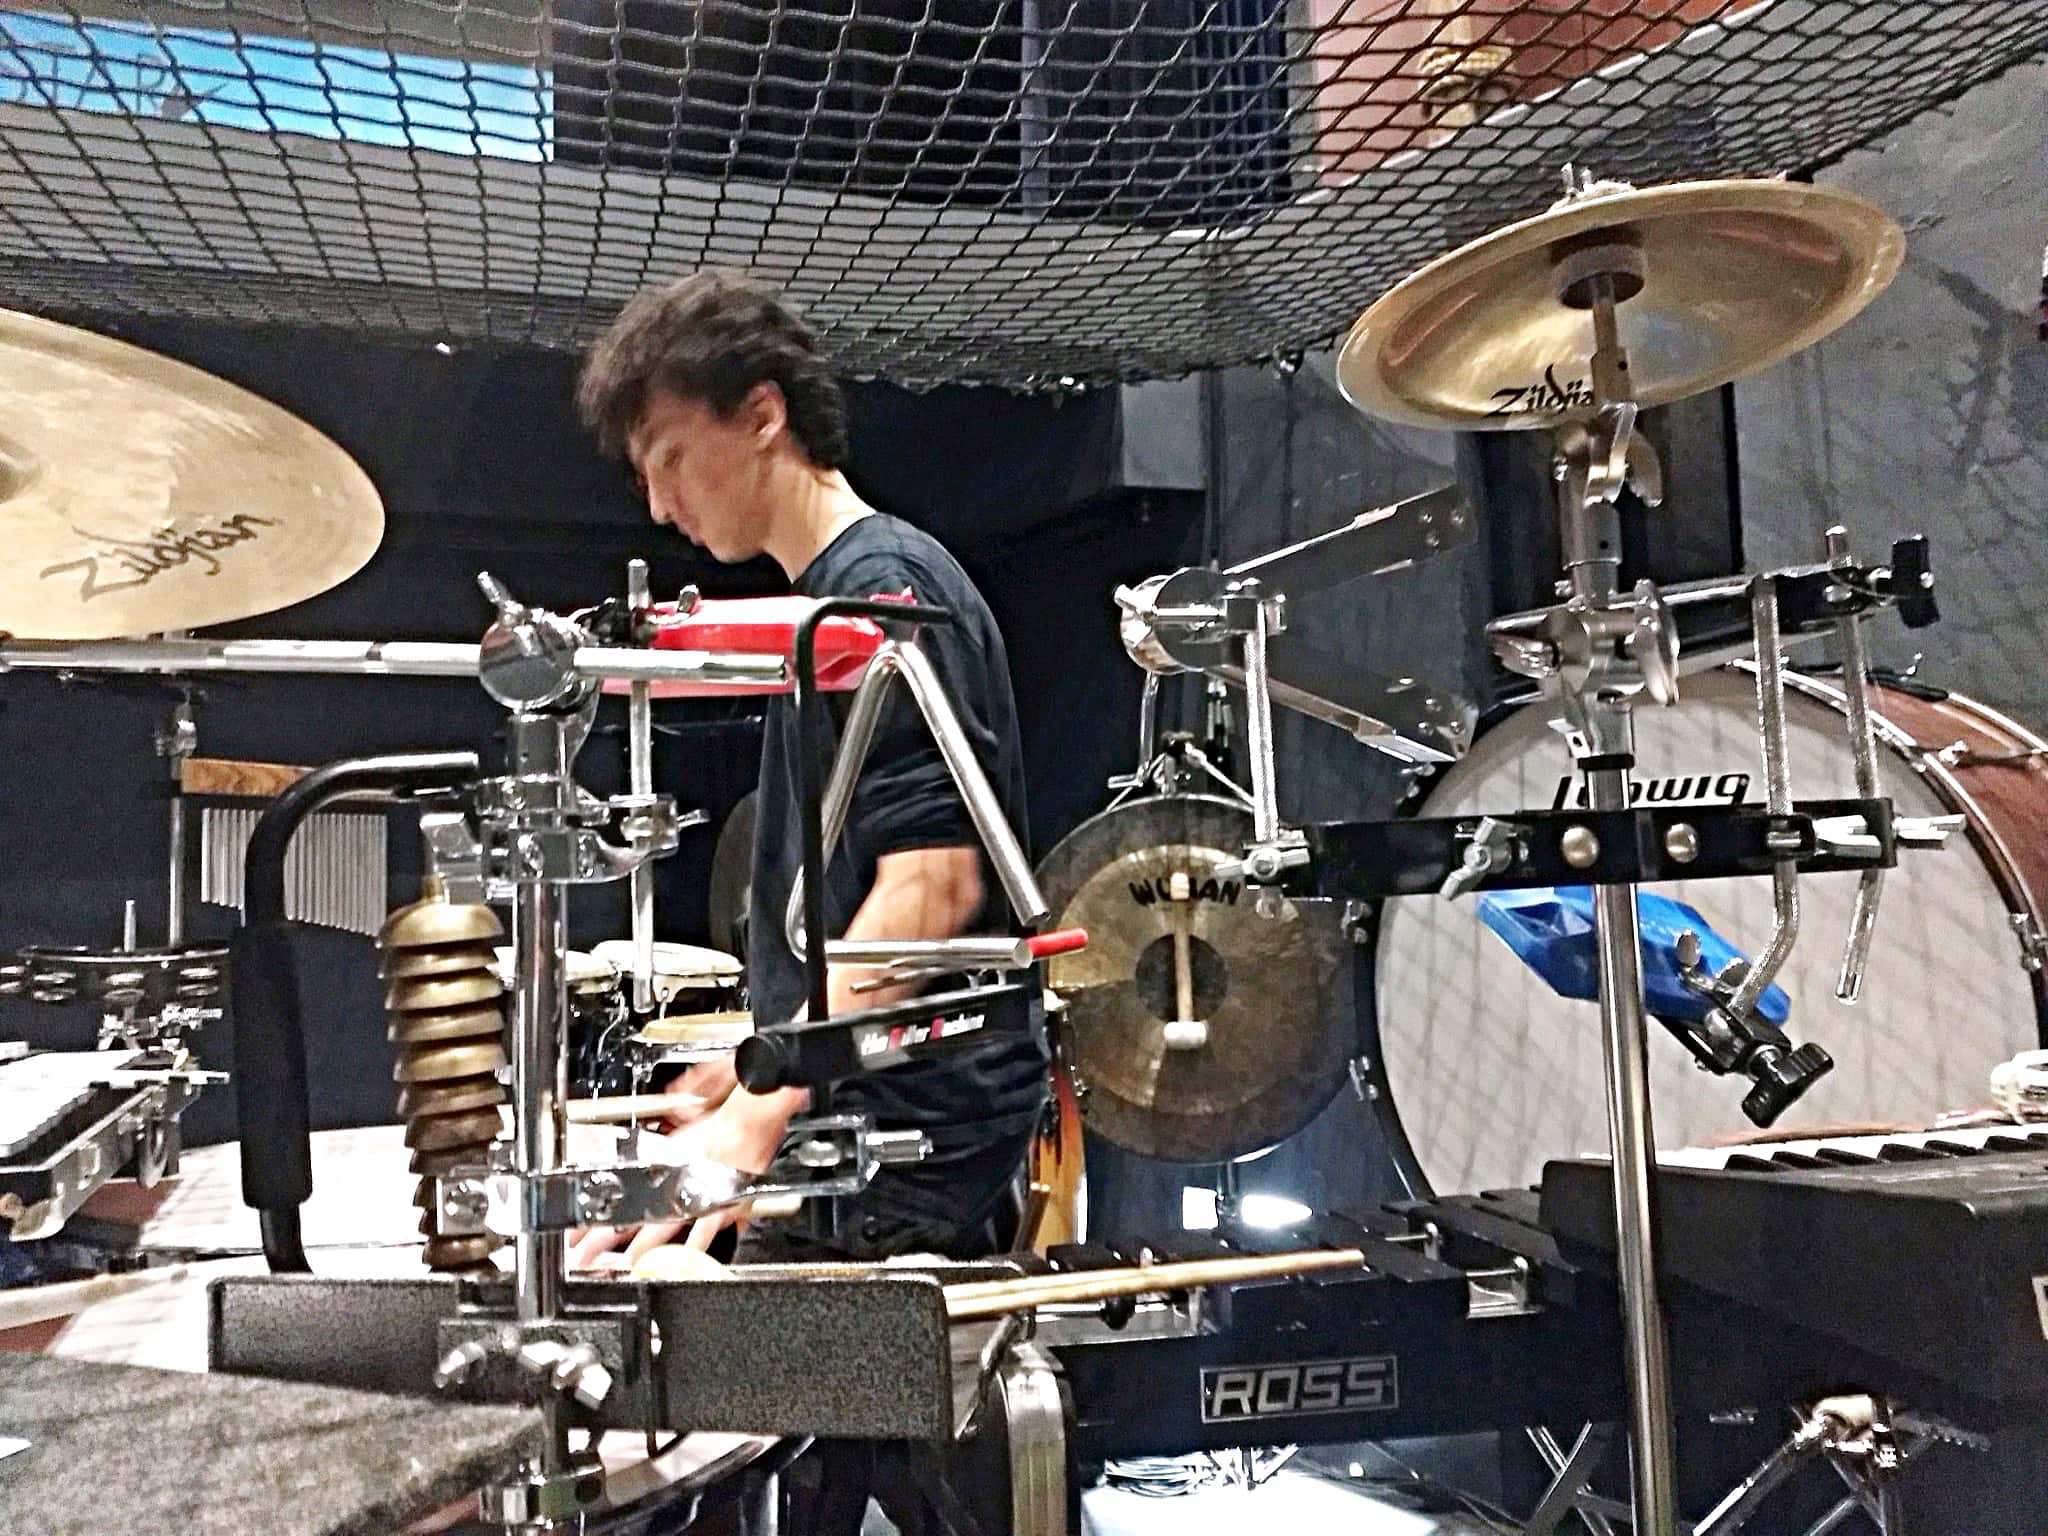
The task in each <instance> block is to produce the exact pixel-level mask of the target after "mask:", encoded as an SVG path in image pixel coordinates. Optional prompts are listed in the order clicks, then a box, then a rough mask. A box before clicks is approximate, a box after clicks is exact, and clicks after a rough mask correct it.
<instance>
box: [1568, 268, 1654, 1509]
mask: <svg viewBox="0 0 2048 1536" xmlns="http://www.w3.org/2000/svg"><path fill="white" fill-rule="evenodd" d="M1556 276H1557V283H1558V292H1559V297H1560V298H1561V299H1562V300H1563V301H1564V302H1565V303H1566V304H1568V305H1571V306H1573V307H1576V308H1582V309H1587V310H1590V312H1591V316H1592V321H1593V336H1594V351H1593V360H1592V377H1593V398H1594V402H1595V414H1594V415H1593V417H1592V418H1591V419H1590V420H1587V421H1584V422H1572V423H1567V424H1565V425H1563V426H1560V427H1559V428H1557V429H1556V458H1555V461H1554V466H1555V474H1556V478H1557V482H1558V514H1559V521H1560V527H1561V534H1562V545H1563V550H1564V564H1565V571H1566V575H1567V578H1568V594H1569V595H1568V596H1567V598H1566V601H1565V602H1564V604H1563V605H1562V606H1560V607H1557V608H1552V609H1551V610H1549V613H1548V615H1547V616H1546V622H1545V626H1544V639H1545V641H1546V642H1547V644H1548V647H1549V649H1550V653H1551V655H1552V657H1553V658H1554V661H1555V670H1553V671H1551V672H1550V674H1549V675H1548V677H1547V678H1546V680H1545V686H1546V693H1547V694H1548V695H1549V696H1550V697H1551V698H1552V699H1554V700H1555V701H1556V703H1557V704H1558V706H1559V710H1560V713H1559V717H1558V718H1557V719H1556V720H1554V721H1553V725H1554V726H1555V727H1556V728H1557V729H1559V730H1560V731H1562V732H1563V734H1564V736H1565V738H1566V740H1567V742H1568V743H1569V744H1570V747H1571V751H1572V756H1573V758H1574V759H1575V760H1576V761H1577V764H1578V767H1579V770H1580V772H1581V773H1582V774H1584V776H1585V781H1586V803H1587V805H1588V807H1589V808H1590V809H1592V810H1594V811H1626V810H1627V809H1628V807H1629V803H1630V792H1629V778H1630V770H1631V768H1632V767H1633V766H1634V759H1635V730H1634V720H1633V713H1632V711H1633V707H1634V701H1635V696H1636V695H1637V694H1638V693H1644V692H1647V693H1648V694H1649V695H1650V696H1651V698H1652V699H1653V700H1654V701H1656V702H1658V703H1662V704H1670V703H1673V702H1675V701H1676V698H1677V663H1678V639H1677V632H1676V630H1675V628H1674V627H1673V626H1672V624H1671V620H1670V615H1669V614H1668V612H1667V611H1666V610H1665V608H1664V606H1663V604H1662V602H1661V601H1660V600H1659V598H1658V595H1657V592H1656V589H1655V588H1654V587H1652V586H1651V585H1650V584H1649V583H1648V582H1641V583H1638V584H1637V586H1636V589H1635V591H1634V592H1633V593H1632V594H1629V595H1627V596H1624V595H1622V594H1621V593H1620V591H1619V590H1618V586H1617V581H1616V577H1617V574H1618V572H1619V569H1620V565H1621V525H1620V515H1619V513H1618V511H1617V509H1616V506H1615V501H1616V498H1617V497H1619V496H1620V494H1621V492H1622V490H1623V488H1624V487H1625V486H1633V487H1634V488H1635V489H1636V490H1637V491H1638V492H1639V493H1640V494H1643V495H1644V499H1646V500H1651V501H1653V502H1654V501H1656V500H1661V493H1662V485H1661V472H1660V470H1659V469H1658V467H1657V464H1656V459H1655V455H1654V452H1653V450H1652V449H1651V448H1650V446H1649V444H1648V442H1647V440H1646V439H1644V438H1643V437H1642V436H1641V435H1640V434H1639V433H1638V432H1637V431H1636V427H1635V421H1636V407H1635V402H1634V398H1633V392H1632V390H1631V387H1630V384H1629V378H1628V358H1627V355H1626V353H1625V352H1624V351H1623V349H1622V346H1621V342H1620V339H1619V336H1618V334H1617V331H1616V325H1615V308H1616V306H1617V305H1618V304H1619V303H1621V302H1623V301H1625V300H1626V299H1627V298H1629V297H1630V296H1632V295H1633V294H1634V293H1635V292H1637V291H1638V290H1640V288H1641V286H1642V253H1641V251H1640V249H1639V248H1637V247H1634V246H1632V245H1629V244H1626V243H1622V242H1619V241H1617V242H1613V243H1608V244H1602V245H1598V246H1591V247H1580V248H1578V249H1576V250H1573V251H1570V252H1567V253H1565V254H1563V255H1561V256H1560V258H1559V262H1558V267H1557V274H1556ZM1588 835H1589V837H1590V834H1588ZM1569 836H1570V834H1569V833H1567V834H1566V837H1567V838H1569ZM1597 853H1598V850H1597V845H1596V846H1594V847H1593V848H1591V849H1587V850H1585V860H1586V863H1587V864H1588V865H1590V864H1591V863H1592V862H1593V859H1594V858H1595V857H1597ZM1567 854H1568V857H1569V850H1567ZM1593 902H1594V924H1595V928H1596V931H1597V936H1598V952H1599V974H1600V1023H1601V1046H1602V1056H1603V1059H1604V1062H1605V1070H1606V1078H1607V1126H1608V1137H1609V1141H1610V1145H1611V1149H1612V1153H1613V1168H1614V1202H1615V1232H1616V1246H1617V1260H1618V1264H1617V1267H1618V1270H1619V1276H1620V1283H1621V1308H1622V1326H1623V1338H1624V1343H1625V1346H1626V1357H1627V1366H1628V1383H1629V1415H1630V1420H1629V1421H1630V1429H1631V1434H1630V1456H1631V1462H1632V1468H1633V1473H1634V1496H1635V1497H1634V1504H1635V1523H1634V1528H1635V1530H1636V1531H1638V1532H1639V1533H1642V1536H1675V1533H1676V1529H1677V1527H1676V1524H1675V1521H1676V1519H1677V1511H1678V1491H1677V1484H1676V1471H1675V1456H1674V1450H1673V1440H1672V1427H1671V1382H1670V1373H1669V1367H1668V1364H1667V1361H1666V1330H1665V1323H1664V1312H1663V1307H1662V1305H1661V1303H1660V1301H1659V1298H1658V1289H1657V1266H1656V1248H1655V1199H1654V1189H1653V1183H1652V1181H1653V1177H1654V1171H1655V1166H1656V1152H1655V1147H1656V1143H1655V1137H1654V1135H1653V1133H1652V1127H1651V1109H1650V1076H1649V1014H1648V1010H1647V1007H1646V1005H1645V1001H1644V996H1643V979H1642V963H1641V953H1642V951H1641V945H1642V940H1641V935H1640V932H1639V930H1638V924H1637V916H1636V887H1635V886H1634V885H1605V884H1602V885H1596V886H1594V888H1593Z"/></svg>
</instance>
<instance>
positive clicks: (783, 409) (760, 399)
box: [740, 379, 789, 449]
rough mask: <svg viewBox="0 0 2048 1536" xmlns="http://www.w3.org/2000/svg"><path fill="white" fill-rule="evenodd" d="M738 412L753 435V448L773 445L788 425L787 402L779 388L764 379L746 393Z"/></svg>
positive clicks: (764, 447)
mask: <svg viewBox="0 0 2048 1536" xmlns="http://www.w3.org/2000/svg"><path fill="white" fill-rule="evenodd" d="M740 411H741V412H742V414H743V416H744V419H745V420H746V423H747V430H748V432H750V433H751V434H752V435H753V438H754V446H755V447H757V448H760V449H766V448H768V447H769V446H770V445H771V444H773V443H774V441H775V440H776V439H777V438H778V437H780V436H781V435H782V431H783V429H784V428H785V427H787V426H788V425H789V402H788V401H787V400H785V399H784V398H783V395H782V389H781V386H779V385H777V384H773V383H770V382H769V381H767V380H765V379H764V380H763V381H762V382H761V383H759V384H756V385H755V386H754V387H753V388H752V389H750V390H748V391H747V398H746V399H744V400H742V401H741V402H740Z"/></svg>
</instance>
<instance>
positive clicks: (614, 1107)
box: [562, 1093, 711, 1125]
mask: <svg viewBox="0 0 2048 1536" xmlns="http://www.w3.org/2000/svg"><path fill="white" fill-rule="evenodd" d="M710 1103H711V1101H710V1100H709V1099H706V1098H703V1097H701V1096H700V1095H698V1094H694V1093H621V1094H615V1095H613V1096H612V1097H610V1098H602V1099H570V1100H569V1101H568V1102H567V1103H566V1104H564V1105H563V1106H562V1108H563V1110H564V1112H565V1113H566V1114H567V1115H568V1117H569V1122H570V1124H572V1125H609V1124H611V1123H612V1122H613V1121H616V1120H651V1119H653V1118H654V1117H655V1116H656V1115H666V1114H669V1113H671V1112H672V1111H674V1110H678V1109H704V1108H708V1107H709V1105H710Z"/></svg>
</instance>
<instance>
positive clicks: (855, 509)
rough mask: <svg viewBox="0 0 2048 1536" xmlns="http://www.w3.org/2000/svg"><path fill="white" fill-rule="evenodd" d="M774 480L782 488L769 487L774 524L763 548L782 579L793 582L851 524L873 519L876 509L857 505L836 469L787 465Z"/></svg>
mask: <svg viewBox="0 0 2048 1536" xmlns="http://www.w3.org/2000/svg"><path fill="white" fill-rule="evenodd" d="M776 479H777V480H778V481H779V482H781V483H779V484H777V485H775V486H773V487H771V495H772V496H773V498H774V504H775V509H776V510H775V519H774V522H773V523H772V525H771V526H770V528H769V533H768V539H767V541H766V543H765V545H764V546H763V547H764V549H765V550H766V552H767V554H768V555H769V557H770V558H771V559H773V560H774V561H775V563H776V564H777V565H779V566H781V567H782V571H783V574H784V575H786V576H787V577H789V579H790V580H791V581H795V580H796V579H797V578H798V577H799V576H801V575H803V573H804V569H805V567H807V566H808V565H809V564H810V563H811V562H812V561H813V560H815V559H817V558H818V556H819V555H820V554H821V553H823V551H824V549H825V546H826V545H828V544H830V543H831V542H832V541H833V540H834V539H836V538H837V537H838V536H839V535H840V533H841V532H842V531H844V530H845V528H846V527H847V526H848V525H849V524H851V523H855V522H858V521H859V520H860V519H861V518H863V517H868V516H870V515H872V514H873V512H874V510H875V509H874V508H873V507H871V506H869V505H868V504H867V503H866V502H864V501H862V500H861V499H860V497H859V496H858V495H857V494H856V493H855V492H854V489H853V487H852V486H850V485H848V484H847V483H846V476H844V475H843V474H841V473H840V472H839V471H838V470H836V469H817V468H815V467H813V466H812V465H809V464H802V463H794V462H791V463H786V464H785V465H783V466H780V472H779V473H778V474H777V476H776Z"/></svg>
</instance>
